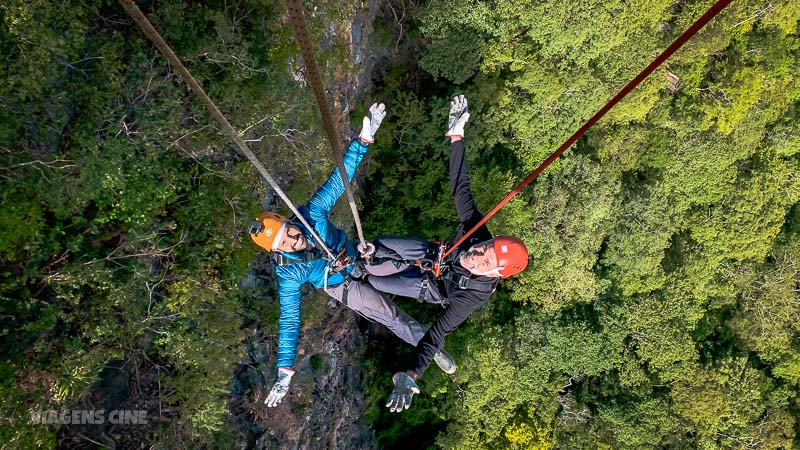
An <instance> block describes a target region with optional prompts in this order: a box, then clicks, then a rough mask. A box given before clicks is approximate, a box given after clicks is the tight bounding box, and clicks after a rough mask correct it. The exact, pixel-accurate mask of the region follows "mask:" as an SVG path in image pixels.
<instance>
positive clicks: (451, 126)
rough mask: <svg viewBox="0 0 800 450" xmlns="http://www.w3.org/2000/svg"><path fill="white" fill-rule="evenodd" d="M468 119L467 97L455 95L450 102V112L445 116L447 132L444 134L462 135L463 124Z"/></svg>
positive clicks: (451, 135)
mask: <svg viewBox="0 0 800 450" xmlns="http://www.w3.org/2000/svg"><path fill="white" fill-rule="evenodd" d="M468 120H469V113H468V112H467V98H466V97H464V96H463V95H456V96H455V97H453V101H451V102H450V114H449V115H448V116H447V133H445V134H444V135H445V136H450V137H464V125H466V124H467V121H468Z"/></svg>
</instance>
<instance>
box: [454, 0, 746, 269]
mask: <svg viewBox="0 0 800 450" xmlns="http://www.w3.org/2000/svg"><path fill="white" fill-rule="evenodd" d="M730 2H731V0H718V1H717V2H716V3H715V4H714V6H712V7H711V9H709V10H708V11H706V13H705V14H703V15H702V16H701V17H700V18H699V19H697V21H696V22H695V23H694V24H692V26H691V27H689V29H687V30H686V31H684V32H683V34H681V35H680V36H679V37H678V39H676V40H675V42H673V43H672V45H670V46H669V47H667V49H666V50H664V53H662V54H660V55H658V57H656V59H655V60H653V62H651V63H650V64H649V65H648V66H647V67H645V68H644V70H642V72H641V73H639V75H637V76H636V78H634V79H633V80H631V81H630V82H629V83H628V84H626V85H625V87H623V88H622V90H621V91H619V93H617V95H615V96H614V98H612V99H611V100H610V101H609V102H608V103H606V105H605V106H603V108H602V109H600V111H597V113H596V114H595V115H594V116H592V118H591V119H589V121H588V122H586V123H585V124H584V125H583V126H582V127H581V128H580V129H579V130H578V131H576V132H575V134H573V135H572V136H571V137H570V138H569V139H567V141H566V142H564V144H562V145H561V147H559V148H558V150H556V151H555V152H553V154H552V155H550V156H549V157H548V158H547V159H546V160H545V161H544V162H543V163H542V164H540V165H539V167H537V168H536V169H535V170H534V171H533V172H531V173H530V175H528V177H527V178H525V179H524V180H523V181H522V183H520V184H519V185H517V187H515V188H514V189H512V190H511V192H510V193H509V194H508V195H506V197H505V198H504V199H503V200H501V201H500V203H498V204H497V206H495V207H494V208H493V209H492V210H491V211H489V213H488V214H486V216H484V217H483V219H481V221H480V222H478V223H477V224H476V225H475V226H474V227H472V229H470V230H469V231H468V232H467V233H466V234H464V236H462V237H461V239H459V240H458V241H456V243H455V244H453V246H452V247H450V250H448V251H447V253H445V254H444V256H445V257H446V256H447V255H449V254H450V253H452V252H453V250H455V249H457V248H458V246H459V245H461V244H462V243H463V242H464V241H465V240H467V238H468V237H469V236H470V235H471V234H472V233H474V232H475V230H477V229H478V228H480V227H481V225H483V224H485V223H486V222H487V221H488V220H489V219H490V218H491V217H492V216H493V215H495V213H497V211H500V209H501V208H502V207H503V206H505V205H506V203H508V202H509V200H511V199H512V198H514V196H516V195H517V194H519V193H520V192H521V191H522V190H523V189H525V187H526V186H527V185H529V184H530V183H531V181H533V180H534V179H535V178H536V177H538V176H539V174H540V173H542V172H543V171H544V169H546V168H547V166H549V165H550V164H551V163H552V162H553V161H555V160H556V159H557V158H558V157H559V156H561V154H562V153H564V151H566V150H567V149H568V148H569V147H571V146H572V144H574V143H575V141H577V140H578V139H580V138H581V136H583V135H584V134H585V133H586V132H587V131H588V130H589V128H591V127H592V126H593V125H594V124H595V123H597V121H598V120H600V119H601V118H602V117H603V116H604V115H605V114H606V113H607V112H608V111H609V110H610V109H611V108H613V107H614V105H616V104H617V103H619V101H620V100H622V99H623V98H625V96H626V95H628V94H629V93H630V92H631V91H632V90H633V89H634V88H635V87H636V86H638V85H639V83H641V82H642V80H644V79H645V78H647V76H648V75H650V74H651V73H652V72H653V71H654V70H655V69H656V67H658V66H659V65H661V63H663V62H664V61H666V60H667V58H669V57H670V56H672V54H673V53H675V51H676V50H678V49H679V48H681V47H682V46H683V44H685V43H686V41H688V40H689V39H690V38H691V37H692V36H694V35H695V34H696V33H697V32H698V31H700V29H701V28H703V27H704V26H705V25H706V24H707V23H708V22H709V21H710V20H711V19H713V18H714V16H716V15H717V14H719V12H720V11H722V10H723V9H725V7H726V6H728V4H730Z"/></svg>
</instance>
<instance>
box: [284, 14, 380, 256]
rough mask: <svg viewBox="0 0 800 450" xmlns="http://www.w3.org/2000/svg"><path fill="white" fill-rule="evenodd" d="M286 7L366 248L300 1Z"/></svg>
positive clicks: (362, 242)
mask: <svg viewBox="0 0 800 450" xmlns="http://www.w3.org/2000/svg"><path fill="white" fill-rule="evenodd" d="M286 8H287V9H288V10H289V21H290V22H291V24H292V31H293V32H294V38H295V40H296V41H297V46H298V47H300V54H301V55H303V62H304V63H305V66H306V74H307V75H308V80H309V81H310V82H311V90H313V91H314V98H315V99H316V100H317V107H318V108H319V114H320V116H322V125H323V127H324V128H325V132H326V133H327V135H328V141H330V143H331V149H332V150H333V159H334V160H335V161H336V165H337V166H338V167H339V175H341V176H342V184H343V185H344V191H345V193H346V194H347V201H348V203H349V204H350V212H351V213H352V214H353V222H354V223H355V225H356V232H357V233H358V240H359V242H360V243H361V245H360V247H361V248H366V243H365V240H364V232H363V231H362V229H361V219H360V218H359V216H358V207H357V206H356V201H355V197H354V196H353V190H352V189H351V188H350V182H349V181H348V180H347V171H346V170H345V167H344V159H343V158H344V157H343V155H342V150H341V149H342V144H341V143H340V142H339V137H338V135H337V134H336V128H335V127H334V126H333V119H332V118H331V112H330V110H329V109H328V100H327V98H326V96H325V92H324V91H323V88H322V78H321V77H320V75H319V68H318V67H317V60H316V58H314V50H312V48H311V41H310V40H309V39H308V31H307V30H306V22H305V19H304V18H303V8H302V5H301V2H300V0H286Z"/></svg>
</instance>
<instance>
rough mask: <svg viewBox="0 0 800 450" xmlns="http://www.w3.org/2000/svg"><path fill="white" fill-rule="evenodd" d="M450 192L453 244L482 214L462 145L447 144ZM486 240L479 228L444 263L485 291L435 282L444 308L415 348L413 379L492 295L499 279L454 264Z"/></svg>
mask: <svg viewBox="0 0 800 450" xmlns="http://www.w3.org/2000/svg"><path fill="white" fill-rule="evenodd" d="M450 190H451V191H453V199H454V200H455V204H456V210H457V211H458V219H459V221H460V222H461V225H460V226H459V228H458V231H457V232H456V235H455V237H454V238H453V240H452V241H451V242H450V243H451V244H453V243H455V242H456V241H457V240H458V239H460V238H461V237H462V236H464V234H465V233H466V232H467V231H469V230H471V229H472V227H473V226H475V224H477V223H478V222H479V221H480V220H481V219H483V214H482V213H481V212H480V211H478V208H477V206H475V200H474V199H473V197H472V190H471V187H470V179H469V169H468V168H467V160H466V152H465V148H464V142H463V141H456V142H453V143H451V144H450ZM489 239H492V234H491V233H490V232H489V229H488V228H487V227H486V225H485V224H484V225H481V226H480V227H479V228H478V229H477V230H475V232H474V233H472V235H471V236H470V237H469V238H468V239H467V240H466V241H464V242H463V243H461V245H459V246H458V250H456V251H453V253H451V254H450V255H449V256H448V258H447V261H445V262H446V263H447V267H448V269H447V270H450V271H453V272H455V273H457V274H459V275H463V276H465V277H468V278H469V279H470V280H472V281H474V282H478V283H480V284H481V285H483V286H485V287H488V289H485V288H484V289H462V288H459V287H458V285H457V281H454V280H452V279H450V278H442V279H439V280H436V287H437V289H438V290H439V293H440V294H441V296H442V298H445V299H447V303H448V304H447V307H446V309H445V310H444V312H442V314H441V315H440V316H439V318H437V319H436V321H435V322H434V323H433V325H432V326H431V328H430V329H429V330H428V332H427V333H426V334H425V337H423V338H422V340H421V341H419V344H417V349H416V364H415V365H414V367H413V369H412V370H413V371H414V372H415V373H416V374H417V376H420V375H422V373H423V372H424V371H425V369H427V368H428V365H430V363H431V361H432V360H433V356H434V355H435V354H436V353H437V352H438V351H439V350H441V348H442V347H443V346H444V338H445V336H447V335H448V334H450V333H452V332H453V330H455V329H456V328H457V327H458V326H459V325H461V323H462V322H464V321H465V320H467V317H469V315H470V314H472V312H473V311H475V310H476V309H478V307H480V306H481V305H483V304H484V303H486V301H487V300H488V299H489V297H490V296H491V295H492V293H493V292H494V288H496V287H497V283H498V282H499V281H500V279H499V278H492V277H485V276H476V275H472V274H471V273H470V272H469V271H468V270H467V269H465V268H463V267H461V265H460V264H458V257H459V253H460V252H461V251H464V250H467V249H469V248H470V247H472V246H473V245H475V244H478V243H481V242H484V241H488V240H489Z"/></svg>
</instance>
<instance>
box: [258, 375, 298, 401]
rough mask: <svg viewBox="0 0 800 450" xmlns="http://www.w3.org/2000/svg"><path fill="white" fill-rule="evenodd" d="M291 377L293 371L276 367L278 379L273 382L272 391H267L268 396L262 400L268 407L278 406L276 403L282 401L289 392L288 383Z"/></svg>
mask: <svg viewBox="0 0 800 450" xmlns="http://www.w3.org/2000/svg"><path fill="white" fill-rule="evenodd" d="M292 375H294V370H292V369H287V368H286V367H278V379H277V380H275V385H274V386H272V390H271V391H269V395H268V396H267V398H266V400H264V403H265V404H266V405H267V406H268V407H270V408H272V407H275V406H278V403H280V402H281V400H283V397H285V396H286V393H287V392H289V383H291V381H292Z"/></svg>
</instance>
